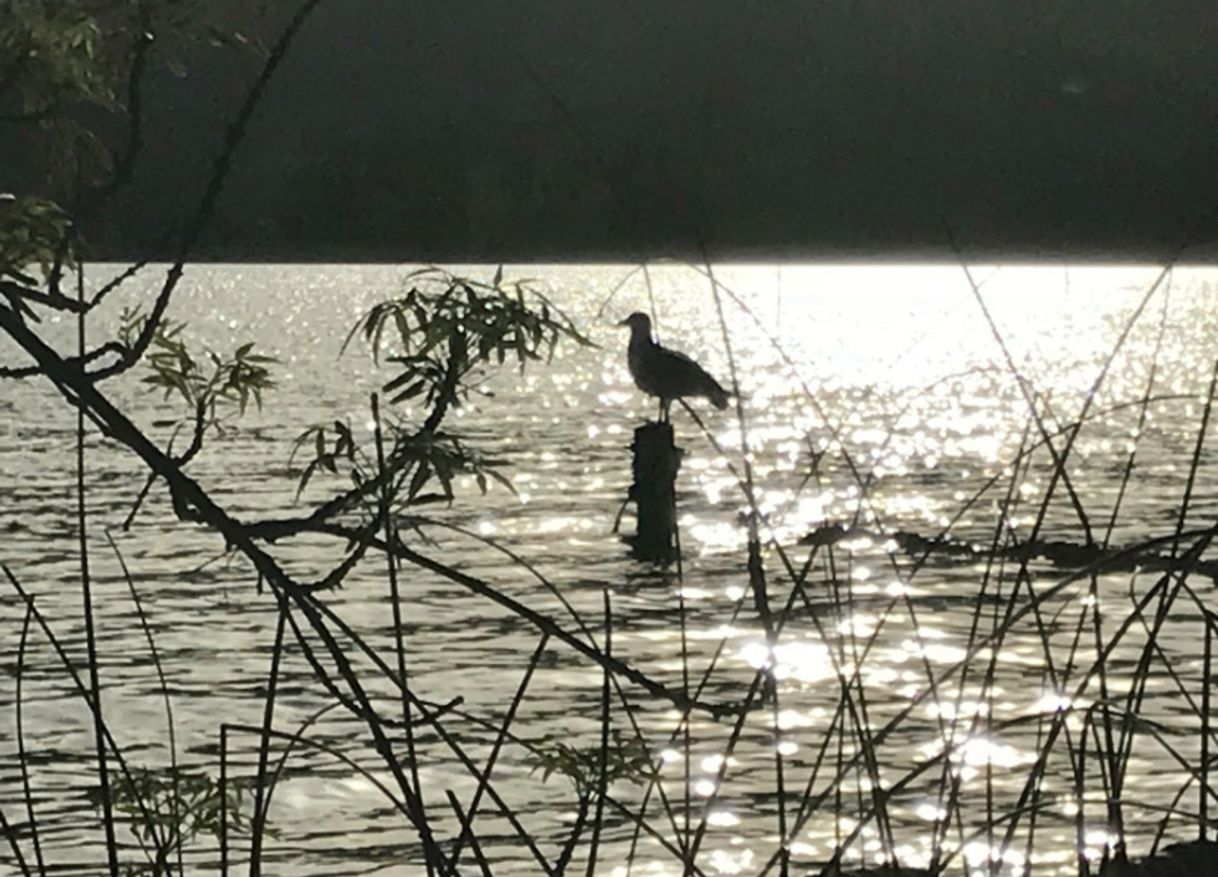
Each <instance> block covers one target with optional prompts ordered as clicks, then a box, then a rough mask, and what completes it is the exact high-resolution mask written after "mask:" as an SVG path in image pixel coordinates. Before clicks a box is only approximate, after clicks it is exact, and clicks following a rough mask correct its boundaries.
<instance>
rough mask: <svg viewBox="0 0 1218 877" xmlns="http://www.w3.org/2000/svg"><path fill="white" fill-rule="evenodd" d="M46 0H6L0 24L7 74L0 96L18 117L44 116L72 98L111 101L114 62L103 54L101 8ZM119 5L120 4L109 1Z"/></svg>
mask: <svg viewBox="0 0 1218 877" xmlns="http://www.w3.org/2000/svg"><path fill="white" fill-rule="evenodd" d="M94 7H95V8H85V7H84V6H82V5H81V4H79V3H73V2H63V0H56V2H47V0H10V2H9V3H8V4H7V6H6V9H5V16H4V22H3V24H0V58H3V59H4V64H5V69H4V73H5V74H6V76H5V78H4V80H3V81H2V82H0V86H6V87H5V88H3V90H0V97H3V98H5V99H6V109H7V110H8V111H9V113H10V114H12V115H17V116H18V118H27V119H30V120H38V121H44V120H46V119H48V118H49V117H50V116H51V114H52V113H53V112H54V111H55V110H57V109H59V108H63V107H66V106H70V105H71V104H75V103H82V102H83V103H91V104H95V105H99V106H113V104H114V102H115V84H116V74H117V69H116V65H115V64H114V63H113V62H112V61H111V60H110V59H108V58H107V57H106V52H105V51H104V38H103V32H102V26H101V24H100V22H99V20H98V12H99V11H100V12H102V13H103V14H104V13H105V11H106V7H107V5H106V4H102V5H101V7H100V8H99V7H97V4H94ZM108 8H109V9H118V8H119V4H117V3H111V4H108Z"/></svg>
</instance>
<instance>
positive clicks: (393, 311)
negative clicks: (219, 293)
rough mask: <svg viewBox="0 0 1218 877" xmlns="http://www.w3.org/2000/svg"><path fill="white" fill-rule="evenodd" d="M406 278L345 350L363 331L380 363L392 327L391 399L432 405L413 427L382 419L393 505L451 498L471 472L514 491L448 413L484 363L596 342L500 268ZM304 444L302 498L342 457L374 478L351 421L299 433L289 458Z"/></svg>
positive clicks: (357, 473)
mask: <svg viewBox="0 0 1218 877" xmlns="http://www.w3.org/2000/svg"><path fill="white" fill-rule="evenodd" d="M403 285H404V286H405V287H406V292H405V293H404V294H403V295H402V296H400V297H398V298H395V299H391V300H389V301H385V302H382V303H380V304H378V305H376V306H375V307H373V308H372V309H371V310H370V311H368V313H366V314H365V315H364V316H362V317H361V318H360V320H359V321H358V322H357V323H356V325H355V326H354V327H353V328H352V329H351V331H350V333H348V335H347V338H346V341H345V342H344V343H343V349H344V350H345V349H346V348H347V346H348V345H349V344H350V343H351V341H352V339H354V338H355V337H356V336H357V335H358V336H361V337H362V338H363V339H364V340H365V341H366V342H367V343H368V345H369V346H370V348H371V353H372V357H373V360H374V361H375V362H377V363H378V364H379V363H380V360H381V353H382V350H383V349H384V348H385V347H386V346H388V339H386V337H385V333H386V330H389V331H390V332H391V333H392V334H393V335H395V336H396V342H397V344H396V347H397V349H398V350H400V351H401V352H400V353H396V354H394V355H392V356H389V357H387V361H388V362H391V363H394V364H395V365H397V366H398V369H399V371H398V374H397V376H396V377H394V378H392V379H390V380H389V381H388V382H386V383H385V385H384V391H385V393H386V394H388V395H389V404H390V405H394V404H399V403H403V402H409V401H412V400H421V401H422V402H423V404H424V406H425V408H426V409H427V413H426V417H425V419H424V420H423V422H422V423H420V424H417V425H414V424H411V423H409V422H408V421H406V420H405V419H403V418H398V417H393V416H390V417H389V418H388V419H387V420H386V421H385V423H384V426H385V428H386V430H387V432H388V433H389V436H390V441H391V444H390V449H389V452H388V453H387V455H386V457H387V459H386V466H387V468H388V469H390V470H391V471H392V472H393V473H394V478H393V480H392V483H391V484H390V492H391V496H392V502H393V503H394V504H396V505H399V506H410V505H418V504H421V503H426V502H436V501H450V502H451V501H452V499H453V497H454V494H453V480H454V478H455V477H456V476H458V475H469V476H472V477H473V478H474V480H475V482H476V483H477V485H478V488H479V489H480V490H481V491H482V492H483V493H485V492H486V490H487V487H488V486H489V483H490V481H492V480H493V481H496V482H498V483H499V484H501V485H503V486H505V487H507V488H508V489H509V490H511V489H512V486H511V483H510V482H509V481H508V480H507V478H505V477H504V476H503V475H502V474H501V473H500V472H499V471H498V470H499V468H500V467H501V465H502V463H501V461H499V460H496V459H493V458H490V457H487V456H486V455H484V454H482V453H480V452H478V451H477V450H476V449H474V448H471V447H469V445H467V444H466V443H465V442H464V441H462V439H461V438H460V437H458V436H456V435H453V434H451V433H446V432H443V431H442V430H440V425H441V422H442V421H443V419H444V416H445V414H446V413H447V412H448V409H449V408H450V407H453V406H456V405H459V404H461V402H462V400H463V399H465V398H467V397H468V396H469V394H470V393H471V392H473V390H474V387H475V384H476V383H478V382H480V381H481V379H482V378H483V377H485V375H484V370H485V369H486V368H488V367H491V366H494V365H503V364H505V363H507V362H508V361H509V360H511V361H512V362H514V363H515V364H517V365H519V366H520V368H521V369H523V368H524V367H525V365H526V364H527V363H528V362H531V361H538V360H542V359H543V358H544V359H547V360H548V359H549V358H550V357H552V356H553V354H554V349H555V347H556V345H557V344H558V342H559V341H560V340H561V339H564V338H566V339H570V340H573V341H575V342H577V343H579V344H583V345H590V344H591V342H590V341H589V340H588V339H587V338H585V337H584V336H583V335H582V334H581V333H580V332H579V331H578V330H577V329H576V328H575V325H574V324H573V323H572V322H571V320H570V319H569V318H568V317H567V316H566V315H565V314H564V313H563V312H562V311H561V310H559V309H558V308H557V307H555V306H554V305H553V303H552V302H551V301H550V300H549V298H548V297H546V295H545V294H544V293H543V292H542V291H541V290H540V289H539V288H538V287H537V285H536V284H534V283H532V282H530V281H527V280H521V281H513V282H509V283H504V281H503V271H502V268H501V269H500V270H499V271H497V272H496V274H495V277H494V279H493V281H492V282H491V283H489V284H488V283H483V282H481V281H477V280H471V279H469V278H464V277H458V276H456V275H454V274H451V273H449V272H448V271H445V270H442V269H440V268H424V269H420V270H417V271H412V272H410V273H409V274H407V275H406V277H405V279H404V281H403ZM306 447H308V448H311V449H312V451H313V457H312V459H311V460H309V461H308V462H307V463H306V464H305V466H304V468H303V469H302V470H301V475H300V487H299V490H298V491H297V495H298V496H299V493H300V492H301V491H303V490H304V488H305V486H306V485H307V484H308V483H309V480H310V479H311V478H312V477H313V475H314V474H315V473H316V472H318V471H319V470H321V471H326V472H330V473H333V474H336V473H338V471H339V466H340V464H341V465H342V466H343V467H344V468H345V469H346V470H347V471H348V473H349V474H350V476H351V478H352V480H353V482H354V483H355V485H356V486H357V487H359V486H361V485H363V484H366V483H367V482H369V481H370V480H372V478H373V477H374V475H375V467H373V466H372V465H371V464H370V462H369V460H370V459H371V455H368V454H366V453H365V452H362V451H360V449H359V448H358V447H357V445H356V442H355V440H354V438H353V436H352V432H351V427H350V425H349V424H347V423H344V422H342V421H335V422H334V424H333V427H329V426H315V427H313V428H311V429H309V430H307V431H305V432H304V433H303V434H302V435H301V436H300V437H299V438H298V439H297V440H296V443H295V446H294V447H293V451H292V458H291V459H292V460H293V461H294V460H295V458H296V455H297V453H298V452H299V451H300V450H301V449H302V448H306Z"/></svg>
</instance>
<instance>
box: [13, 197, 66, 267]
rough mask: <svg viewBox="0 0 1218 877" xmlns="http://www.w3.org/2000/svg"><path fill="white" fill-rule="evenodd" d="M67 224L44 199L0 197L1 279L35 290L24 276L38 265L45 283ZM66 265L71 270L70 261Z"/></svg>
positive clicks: (61, 211)
mask: <svg viewBox="0 0 1218 877" xmlns="http://www.w3.org/2000/svg"><path fill="white" fill-rule="evenodd" d="M69 224H70V223H69V219H68V216H67V214H66V213H64V211H63V210H62V209H61V208H60V207H59V206H58V205H57V204H55V202H53V201H49V200H47V199H46V198H36V197H32V196H22V197H19V198H18V197H15V196H12V195H8V196H3V195H0V279H5V278H8V279H11V280H16V281H17V282H18V283H23V284H26V285H27V286H34V285H36V283H37V281H36V280H35V279H34V278H33V277H30V276H29V274H28V273H27V272H28V271H29V269H30V266H33V265H37V266H38V268H39V270H40V271H41V273H42V277H43V280H46V279H47V278H48V277H49V276H50V274H51V270H52V266H54V264H55V261H56V258H57V256H58V252H59V250H60V248H61V246H62V241H63V239H64V236H65V235H66V234H67V231H68V227H69ZM69 255H70V254H69ZM65 265H66V266H67V267H71V266H72V262H71V260H70V258H69V259H68V260H67V261H66V262H65Z"/></svg>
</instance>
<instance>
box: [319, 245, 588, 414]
mask: <svg viewBox="0 0 1218 877" xmlns="http://www.w3.org/2000/svg"><path fill="white" fill-rule="evenodd" d="M403 286H404V288H405V292H404V294H403V295H401V296H399V297H398V298H394V299H391V300H389V301H385V302H381V303H380V304H378V305H376V306H375V307H374V308H372V309H371V310H370V311H368V313H366V314H365V315H364V316H363V317H362V318H361V319H360V320H359V322H358V323H357V324H356V325H355V327H354V328H352V330H351V332H350V334H348V336H347V340H346V342H345V343H344V345H343V347H344V349H345V348H346V346H347V345H348V344H350V342H351V340H352V339H353V338H355V336H356V335H360V336H362V337H363V339H364V340H365V341H366V342H367V343H368V344H369V346H370V348H371V352H372V356H373V359H374V360H376V361H377V362H378V363H379V361H380V356H381V353H382V350H383V349H384V346H385V343H386V338H385V333H386V331H387V330H388V331H389V332H391V333H392V336H393V337H394V340H395V341H396V348H397V349H398V350H399V351H400V352H398V353H396V354H395V355H393V356H390V357H388V361H390V362H392V363H395V364H396V365H397V366H398V367H399V374H398V375H397V376H396V377H395V378H393V379H392V380H391V381H389V382H388V383H387V384H386V385H385V392H386V393H387V394H390V399H389V401H390V403H391V404H394V403H398V402H404V401H407V400H411V399H415V398H422V400H423V402H424V403H425V404H426V405H427V406H433V405H435V404H437V403H441V402H443V403H444V404H449V403H456V402H457V401H458V400H459V398H460V397H462V396H464V395H466V394H467V393H468V389H469V387H468V382H469V380H470V378H471V377H472V375H473V373H474V372H475V371H476V370H477V368H478V367H479V366H481V365H484V364H490V363H497V364H499V365H503V364H505V363H506V362H508V361H509V360H510V361H512V362H513V363H516V364H518V365H519V366H520V367H521V368H522V369H523V368H524V366H525V364H526V363H527V362H529V361H533V360H542V359H546V360H548V359H550V358H551V357H552V356H553V355H554V348H555V346H556V345H557V344H558V342H559V340H560V339H562V338H568V339H570V340H573V341H576V342H578V343H580V344H585V345H590V344H591V342H590V341H589V340H588V339H587V338H585V337H584V336H583V335H582V334H581V333H580V332H579V331H578V329H576V328H575V325H574V324H573V323H572V322H571V320H570V319H569V318H568V317H567V316H566V315H565V314H563V312H562V311H561V310H559V309H558V308H557V307H555V305H554V304H553V303H552V302H551V301H550V300H549V298H548V297H547V296H546V295H545V294H544V293H543V292H542V291H541V290H540V288H539V287H538V285H537V284H536V283H534V282H531V281H528V280H521V281H513V282H509V283H505V282H504V281H503V275H502V270H500V271H499V272H497V273H496V275H495V278H494V280H493V281H492V282H491V283H483V282H481V281H477V280H472V279H469V278H465V277H458V276H456V275H454V274H451V273H449V272H448V271H445V270H443V269H440V268H423V269H420V270H417V271H413V272H411V273H410V274H408V275H406V278H405V279H404V281H403Z"/></svg>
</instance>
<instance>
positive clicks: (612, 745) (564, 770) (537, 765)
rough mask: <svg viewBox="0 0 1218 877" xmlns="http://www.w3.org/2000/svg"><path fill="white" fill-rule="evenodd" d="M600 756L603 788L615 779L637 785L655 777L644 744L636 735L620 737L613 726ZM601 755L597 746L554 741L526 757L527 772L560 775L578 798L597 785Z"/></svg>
mask: <svg viewBox="0 0 1218 877" xmlns="http://www.w3.org/2000/svg"><path fill="white" fill-rule="evenodd" d="M603 757H604V762H605V787H606V788H608V787H609V786H610V785H612V784H613V783H614V782H615V781H617V780H626V781H628V782H630V783H634V784H636V785H637V784H639V783H643V782H647V781H649V780H652V779H655V778H656V769H655V767H654V765H653V764H652V759H651V753H650V752H649V751H648V750H647V746H646V744H645V743H644V742H643V741H642V740H641V739H639V738H638V737H630V738H629V739H627V740H625V741H623V740H622V736H621V732H620V731H619V730H618V729H617V728H614V729H613V731H612V734H611V735H610V742H609V746H608V749H607V751H606V752H605V753H604V756H603ZM601 759H602V753H601V748H600V746H590V747H586V748H583V749H580V748H576V747H574V746H571V745H569V744H567V743H554V744H552V745H551V746H549V747H548V748H545V749H535V750H534V751H533V752H532V753H530V755H529V757H528V759H527V760H528V762H529V763H530V764H531V765H532V768H531V770H530V771H529V772H530V773H536V772H537V771H541V780H542V782H545V781H546V780H548V779H549V778H550V777H551V775H553V774H558V775H560V776H564V777H566V778H567V779H568V780H570V781H571V783H572V785H573V786H574V787H575V791H576V793H577V794H578V795H579V796H580V797H581V798H582V797H584V796H585V795H587V794H589V793H590V792H592V791H593V790H595V789H597V788H598V787H599V786H600V776H601Z"/></svg>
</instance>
